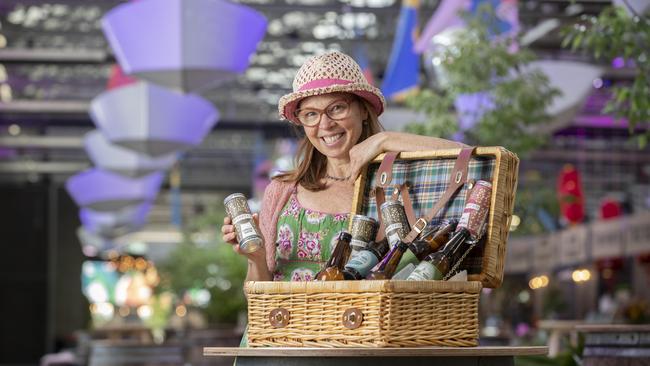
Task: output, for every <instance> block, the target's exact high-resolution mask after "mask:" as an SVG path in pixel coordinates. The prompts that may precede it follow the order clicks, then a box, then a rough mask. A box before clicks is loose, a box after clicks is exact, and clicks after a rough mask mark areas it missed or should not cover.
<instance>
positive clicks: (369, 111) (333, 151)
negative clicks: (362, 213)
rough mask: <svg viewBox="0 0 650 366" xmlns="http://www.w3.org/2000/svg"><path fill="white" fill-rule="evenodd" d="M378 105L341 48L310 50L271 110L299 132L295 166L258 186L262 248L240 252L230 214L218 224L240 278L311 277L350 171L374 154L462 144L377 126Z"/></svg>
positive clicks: (342, 214)
mask: <svg viewBox="0 0 650 366" xmlns="http://www.w3.org/2000/svg"><path fill="white" fill-rule="evenodd" d="M385 105H386V102H385V100H384V96H383V95H382V94H381V91H379V89H377V88H376V87H374V86H372V85H370V84H369V83H368V82H367V80H366V78H365V77H364V76H363V73H362V72H361V68H360V67H359V65H358V64H357V63H356V62H355V61H354V60H353V59H352V58H351V57H349V56H347V55H345V54H343V53H340V52H332V53H327V54H323V55H320V56H316V57H313V58H311V59H309V60H307V61H306V62H305V64H304V65H303V66H302V67H301V68H300V70H298V73H297V74H296V77H295V79H294V81H293V93H290V94H287V95H285V96H283V97H282V98H281V99H280V102H279V105H278V110H279V113H280V115H281V117H283V118H284V119H287V120H289V121H290V122H292V123H294V124H296V125H298V126H301V127H302V129H303V131H304V135H305V137H304V138H303V140H302V142H301V144H300V147H299V149H298V154H297V167H296V168H295V169H294V170H293V171H290V172H287V173H285V174H282V175H280V176H278V177H275V178H274V179H273V180H272V182H271V183H270V184H269V186H268V187H267V188H266V191H265V192H264V198H263V200H262V210H261V212H260V215H259V220H258V222H259V225H260V229H261V230H262V233H263V236H264V240H265V248H264V249H262V250H258V251H257V252H253V253H243V252H241V251H240V250H239V246H238V245H237V242H236V239H235V233H234V228H233V226H232V225H231V222H230V219H229V218H225V219H224V225H223V227H222V229H221V231H222V233H223V239H224V240H225V241H226V242H228V243H231V244H232V245H233V248H234V250H235V251H236V252H237V253H240V254H242V255H245V256H246V257H247V258H248V274H247V277H246V280H247V281H270V280H294V281H295V280H302V281H309V280H312V279H313V278H314V276H315V275H316V273H318V271H319V270H320V269H322V266H323V265H324V264H325V262H326V261H327V260H328V259H329V256H330V254H331V251H332V250H333V249H334V248H333V244H334V243H335V240H336V238H337V236H338V233H340V232H341V231H343V230H345V229H346V228H347V221H348V214H349V212H350V207H351V205H352V198H353V197H352V196H353V193H354V181H355V179H356V177H357V176H358V174H359V172H360V170H361V168H362V167H363V166H364V165H365V164H367V163H368V162H369V161H371V160H372V159H374V158H375V157H376V156H377V155H378V154H380V153H382V152H386V151H417V150H432V149H442V148H455V147H461V146H464V145H462V144H460V143H456V142H452V141H447V140H444V139H439V138H435V137H425V136H418V135H412V134H407V133H399V132H387V131H383V128H382V126H381V124H380V123H379V120H378V119H377V117H378V116H379V115H380V114H381V113H382V112H383V111H384V107H385ZM255 218H256V219H257V216H255Z"/></svg>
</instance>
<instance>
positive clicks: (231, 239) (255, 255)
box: [221, 214, 266, 263]
mask: <svg viewBox="0 0 650 366" xmlns="http://www.w3.org/2000/svg"><path fill="white" fill-rule="evenodd" d="M253 220H255V224H256V225H257V227H259V216H258V215H257V214H253ZM221 234H223V235H222V236H221V238H222V239H223V241H225V242H226V243H228V244H230V245H232V249H233V250H234V251H235V253H237V254H241V255H243V256H245V257H246V258H248V260H250V261H252V262H256V263H266V250H265V248H264V245H262V247H261V248H260V249H258V250H256V251H254V252H252V253H246V252H244V251H242V250H241V248H239V243H238V242H237V234H236V233H235V226H234V225H233V224H232V221H231V220H230V217H228V216H226V217H224V219H223V226H222V227H221Z"/></svg>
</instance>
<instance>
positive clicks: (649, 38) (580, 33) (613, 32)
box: [562, 6, 650, 148]
mask: <svg viewBox="0 0 650 366" xmlns="http://www.w3.org/2000/svg"><path fill="white" fill-rule="evenodd" d="M562 46H563V47H570V48H571V50H578V49H582V50H585V51H589V52H591V53H592V54H593V56H594V57H595V58H596V59H601V60H604V61H607V62H612V61H613V60H614V59H616V58H619V57H621V58H622V59H623V60H627V61H632V62H633V63H634V64H635V65H636V69H637V72H636V74H635V76H634V79H633V80H632V82H631V83H630V84H626V85H617V86H615V87H614V88H613V90H612V98H611V99H610V100H609V101H608V103H607V104H606V105H605V107H604V109H603V113H606V114H611V115H613V116H614V117H616V118H625V119H627V121H628V126H629V130H630V134H632V135H633V136H635V137H636V139H637V142H638V145H639V147H640V148H643V147H645V145H646V144H647V143H648V138H650V129H649V128H648V123H649V122H650V53H649V50H650V19H649V18H648V12H646V14H633V15H632V16H630V15H628V14H627V12H626V10H625V8H623V7H616V6H610V7H607V8H605V9H604V10H603V11H602V12H601V13H600V14H599V15H598V16H593V15H582V16H581V17H580V18H579V20H578V22H576V23H575V24H573V25H572V26H571V27H570V28H568V29H565V31H564V40H563V42H562ZM637 128H640V130H637Z"/></svg>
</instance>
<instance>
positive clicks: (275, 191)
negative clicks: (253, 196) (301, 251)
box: [260, 179, 296, 272]
mask: <svg viewBox="0 0 650 366" xmlns="http://www.w3.org/2000/svg"><path fill="white" fill-rule="evenodd" d="M295 187H296V184H295V183H286V182H280V181H278V180H275V179H274V180H271V183H270V184H269V185H268V186H267V187H266V190H265V191H264V198H262V208H261V210H260V230H262V235H263V236H264V243H265V246H266V263H267V265H268V266H269V270H270V271H271V272H273V271H274V270H275V237H276V235H277V229H278V218H279V217H280V213H281V211H282V208H283V207H284V205H286V204H287V201H288V200H289V197H291V193H292V192H293V190H294V188H295Z"/></svg>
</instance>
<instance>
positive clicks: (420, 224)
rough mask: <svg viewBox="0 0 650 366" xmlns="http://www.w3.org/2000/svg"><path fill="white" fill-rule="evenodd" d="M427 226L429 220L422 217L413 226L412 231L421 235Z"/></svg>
mask: <svg viewBox="0 0 650 366" xmlns="http://www.w3.org/2000/svg"><path fill="white" fill-rule="evenodd" d="M427 225H428V223H427V220H425V219H423V218H421V217H420V218H419V219H418V221H416V222H415V224H413V227H412V230H413V231H415V232H416V233H418V234H420V233H421V232H422V230H424V229H426V228H427Z"/></svg>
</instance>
